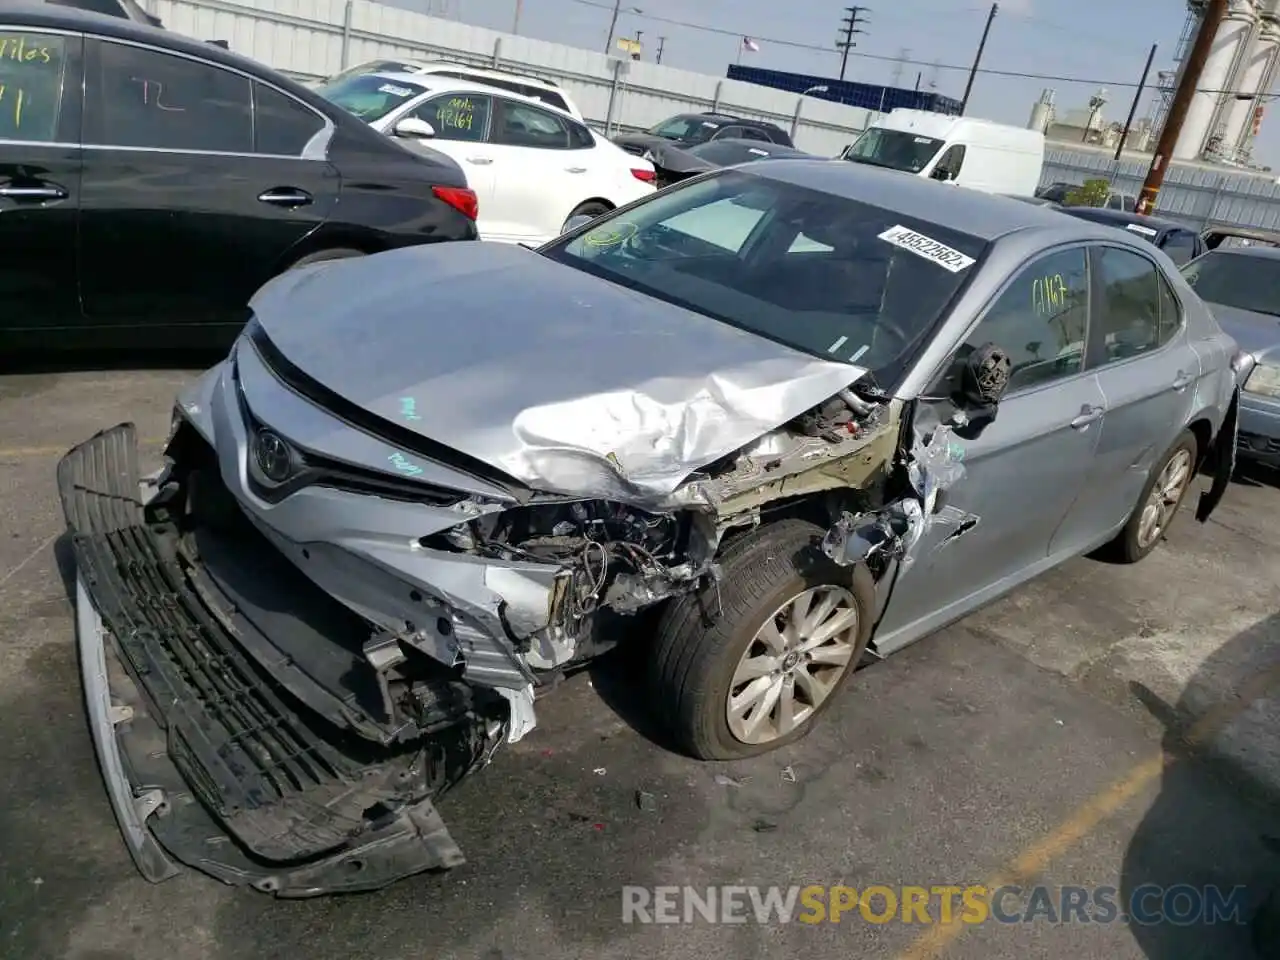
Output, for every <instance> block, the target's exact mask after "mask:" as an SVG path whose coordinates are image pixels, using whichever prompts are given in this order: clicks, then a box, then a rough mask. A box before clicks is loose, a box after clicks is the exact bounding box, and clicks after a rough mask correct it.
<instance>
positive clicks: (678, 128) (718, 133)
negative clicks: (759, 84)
mask: <svg viewBox="0 0 1280 960" xmlns="http://www.w3.org/2000/svg"><path fill="white" fill-rule="evenodd" d="M708 140H759V141H763V142H765V143H776V144H781V145H782V146H784V147H791V146H795V144H793V143H792V142H791V136H790V134H788V133H787V132H786V131H785V130H783V129H782V128H781V127H779V126H777V125H776V124H772V123H768V122H766V121H764V120H747V119H744V118H743V117H730V116H727V115H725V114H723V113H678V114H676V115H675V116H674V117H670V118H668V119H666V120H663V121H662V122H661V123H659V124H657V125H656V126H654V127H651V128H650V129H648V130H646V131H645V132H644V133H623V134H619V135H618V136H616V137H614V138H613V142H614V143H616V144H617V145H618V146H620V147H621V148H622V149H623V150H626V151H627V153H634V154H635V155H636V156H643V155H644V153H645V151H647V150H652V149H653V148H654V147H658V146H664V145H668V144H672V143H675V144H678V145H680V146H692V145H693V144H697V143H706V142H707V141H708Z"/></svg>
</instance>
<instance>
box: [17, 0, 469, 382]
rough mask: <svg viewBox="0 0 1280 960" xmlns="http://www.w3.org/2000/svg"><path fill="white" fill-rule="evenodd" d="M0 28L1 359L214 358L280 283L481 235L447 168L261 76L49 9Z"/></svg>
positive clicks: (210, 48) (157, 33)
mask: <svg viewBox="0 0 1280 960" xmlns="http://www.w3.org/2000/svg"><path fill="white" fill-rule="evenodd" d="M0 32H3V34H4V36H5V37H6V38H8V39H7V40H6V42H7V43H9V44H10V45H11V47H12V48H13V49H14V50H15V51H21V52H22V56H20V57H19V56H16V55H15V56H13V57H3V58H0V87H2V88H3V89H5V90H7V91H8V95H7V96H5V97H4V98H3V99H0V249H3V250H4V251H5V257H4V260H3V261H0V290H2V291H4V306H5V309H4V311H3V314H2V315H0V357H7V356H10V355H11V354H12V353H13V352H15V351H17V350H20V349H23V348H26V349H46V348H61V347H64V346H72V345H76V346H85V347H93V348H111V347H128V348H136V347H150V346H171V345H183V346H192V347H203V346H209V347H216V346H221V345H222V344H224V343H226V342H229V341H230V339H231V338H232V337H233V336H234V334H235V333H236V332H237V331H238V330H239V328H240V327H241V326H243V324H244V322H245V320H246V319H247V317H248V306H247V304H248V301H249V299H250V298H251V297H252V296H253V294H254V292H255V291H257V289H258V288H259V287H261V286H262V285H263V284H264V283H266V282H267V281H268V280H270V279H272V278H273V277H275V276H277V275H278V274H280V273H283V272H284V271H286V270H290V269H292V268H295V267H299V266H305V265H308V264H312V263H316V262H317V261H323V260H333V259H338V258H342V257H352V256H360V255H361V254H366V253H375V252H378V251H381V250H388V249H391V248H394V247H404V246H409V245H413V244H423V243H434V242H437V241H442V240H472V239H475V238H476V225H475V216H476V212H477V211H476V197H475V194H474V193H473V192H472V191H471V190H470V189H469V188H468V185H467V179H466V176H465V175H464V174H463V172H462V170H461V169H460V168H459V166H458V165H457V164H456V163H455V162H454V161H452V160H450V159H448V158H446V157H444V156H442V155H441V154H439V153H436V152H434V151H430V150H425V149H424V150H421V151H414V152H411V151H409V150H407V149H406V148H404V147H402V146H400V145H399V144H398V143H396V142H395V141H394V140H391V139H390V138H388V137H385V136H382V135H381V134H379V133H376V132H375V131H373V130H372V129H370V128H369V126H368V124H365V123H363V122H361V121H360V120H359V119H358V118H356V117H354V116H352V115H351V114H349V113H348V112H347V111H345V110H343V109H342V108H340V107H337V106H334V105H333V104H331V103H329V102H328V101H327V100H324V99H323V98H321V97H320V96H318V95H317V94H315V93H314V92H312V91H310V90H308V89H306V88H305V87H303V86H301V85H300V84H298V83H295V82H293V81H292V80H289V79H288V78H287V77H284V76H281V75H280V74H278V73H276V72H275V71H274V70H272V69H270V68H269V67H266V66H264V65H262V64H260V63H258V62H256V61H253V60H249V59H247V58H244V57H240V56H237V55H235V54H233V53H230V52H228V51H227V50H224V49H222V48H221V47H218V46H215V45H213V44H209V43H201V42H199V41H196V40H192V39H189V38H186V37H183V36H182V35H180V34H177V33H173V32H170V31H167V30H160V29H157V28H155V27H151V26H143V25H140V24H138V23H135V22H132V21H130V20H129V19H127V18H123V17H108V16H103V15H100V14H94V13H86V12H84V11H81V10H75V9H70V8H68V7H66V6H59V5H55V4H51V3H35V4H6V5H5V6H4V8H3V10H0ZM368 292H369V291H363V293H368Z"/></svg>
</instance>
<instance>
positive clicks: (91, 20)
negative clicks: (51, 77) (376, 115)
mask: <svg viewBox="0 0 1280 960" xmlns="http://www.w3.org/2000/svg"><path fill="white" fill-rule="evenodd" d="M4 17H5V20H6V21H8V22H9V23H15V24H16V23H21V24H23V25H28V26H32V27H48V28H52V29H55V30H71V31H78V30H86V31H89V32H91V33H93V34H96V35H98V36H102V37H113V38H116V39H119V40H134V41H136V42H138V43H146V44H151V45H153V46H157V47H163V48H165V49H168V50H175V51H178V52H180V53H189V54H192V55H194V56H197V57H201V58H203V59H205V60H208V61H210V62H211V63H221V64H223V65H224V66H228V67H233V68H235V69H236V70H243V71H244V72H246V73H250V74H255V75H263V76H268V77H271V78H272V80H273V82H280V81H281V80H283V81H285V82H287V83H288V85H289V90H290V92H296V91H297V89H298V88H299V87H301V84H297V83H295V82H294V81H292V80H289V79H288V78H287V77H283V76H282V75H281V74H280V73H279V72H278V71H276V70H273V69H272V68H271V67H268V66H267V65H266V64H264V63H262V62H261V61H259V60H253V59H251V58H249V57H242V56H240V54H238V53H232V52H231V51H230V50H227V49H226V48H225V47H219V46H217V45H215V44H212V43H208V42H207V41H202V40H195V39H192V38H191V37H188V36H185V35H183V34H181V33H176V32H174V31H173V30H166V29H164V28H163V27H153V26H150V25H149V24H145V23H137V22H135V21H133V20H129V19H126V18H125V17H112V16H108V15H107V14H103V13H94V12H92V11H89V10H81V9H79V8H77V7H64V6H61V5H59V4H53V3H40V2H31V0H18V2H15V3H10V2H6V3H5V4H4ZM282 85H283V84H282ZM302 89H304V90H305V89H306V88H305V87H304V88H302ZM307 99H308V102H309V101H310V99H311V98H310V97H308V98H307Z"/></svg>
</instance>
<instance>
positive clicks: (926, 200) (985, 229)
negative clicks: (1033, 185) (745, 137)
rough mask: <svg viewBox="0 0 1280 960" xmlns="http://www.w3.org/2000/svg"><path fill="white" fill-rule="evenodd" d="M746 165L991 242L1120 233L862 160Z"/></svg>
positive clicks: (754, 171)
mask: <svg viewBox="0 0 1280 960" xmlns="http://www.w3.org/2000/svg"><path fill="white" fill-rule="evenodd" d="M742 169H743V170H744V171H748V172H750V173H751V174H753V175H755V176H760V177H769V178H771V179H775V180H782V181H784V182H787V183H792V184H795V185H796V186H798V187H807V188H809V189H810V190H820V191H822V192H823V193H828V194H831V195H832V196H837V197H842V198H844V199H846V200H855V201H857V202H859V203H867V204H871V205H872V206H877V207H881V208H883V209H887V210H896V211H898V212H900V213H902V214H903V216H906V217H911V218H913V219H917V220H923V221H925V222H926V223H936V224H937V225H938V226H940V227H946V228H947V229H949V230H955V231H956V232H957V233H963V234H968V235H969V236H971V237H977V238H979V239H981V240H986V241H993V240H997V239H999V238H1001V237H1003V236H1007V235H1008V234H1010V233H1015V232H1017V231H1020V230H1036V229H1042V230H1052V231H1054V232H1055V233H1057V234H1059V235H1063V234H1064V233H1065V234H1070V235H1072V236H1073V237H1075V238H1079V239H1082V240H1084V239H1095V240H1111V239H1114V238H1115V236H1116V231H1115V230H1114V229H1113V228H1112V227H1106V226H1102V225H1101V224H1093V223H1090V222H1089V221H1088V220H1080V219H1076V218H1074V217H1073V218H1067V217H1064V216H1063V215H1062V214H1061V213H1060V212H1059V211H1058V210H1057V209H1056V208H1054V207H1041V206H1037V205H1035V204H1031V203H1020V202H1019V201H1017V200H1013V199H1010V198H1009V197H1002V196H999V195H997V194H994V193H983V192H981V191H978V190H970V189H968V188H966V187H959V186H951V185H948V184H942V183H938V182H937V181H934V180H931V179H929V178H927V177H917V176H912V175H911V174H908V173H903V172H901V171H899V170H887V169H882V168H879V167H873V166H869V165H867V164H862V163H850V162H848V161H842V160H827V159H812V160H800V159H796V160H791V159H777V160H773V161H771V162H769V163H752V164H749V165H747V166H746V167H743V168H742ZM1071 238H1072V237H1067V239H1071Z"/></svg>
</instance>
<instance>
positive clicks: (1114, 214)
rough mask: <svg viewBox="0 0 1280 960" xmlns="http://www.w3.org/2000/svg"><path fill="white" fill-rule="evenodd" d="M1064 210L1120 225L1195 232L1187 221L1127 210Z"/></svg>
mask: <svg viewBox="0 0 1280 960" xmlns="http://www.w3.org/2000/svg"><path fill="white" fill-rule="evenodd" d="M1062 212H1063V213H1069V214H1071V216H1073V217H1081V218H1083V219H1085V220H1093V221H1095V222H1097V223H1114V224H1119V225H1120V226H1125V225H1126V224H1130V223H1134V224H1137V225H1138V226H1142V227H1150V228H1151V229H1152V230H1190V231H1191V232H1192V233H1195V230H1193V229H1192V228H1191V227H1188V226H1187V225H1186V224H1185V223H1178V222H1176V221H1174V220H1164V219H1162V218H1160V217H1148V216H1144V215H1143V214H1141V213H1130V212H1128V211H1127V210H1110V209H1107V208H1105V207H1063V208H1062Z"/></svg>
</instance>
